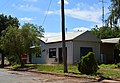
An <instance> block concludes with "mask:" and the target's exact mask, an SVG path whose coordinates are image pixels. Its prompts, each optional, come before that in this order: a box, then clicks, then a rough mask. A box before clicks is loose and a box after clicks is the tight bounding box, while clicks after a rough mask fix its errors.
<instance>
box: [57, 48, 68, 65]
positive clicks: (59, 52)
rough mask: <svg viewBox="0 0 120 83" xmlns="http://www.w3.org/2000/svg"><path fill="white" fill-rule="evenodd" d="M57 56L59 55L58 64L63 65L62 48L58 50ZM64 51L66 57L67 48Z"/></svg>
mask: <svg viewBox="0 0 120 83" xmlns="http://www.w3.org/2000/svg"><path fill="white" fill-rule="evenodd" d="M58 49H59V50H58V55H59V63H60V64H61V63H63V56H62V48H58ZM65 50H66V55H67V47H66V48H65Z"/></svg>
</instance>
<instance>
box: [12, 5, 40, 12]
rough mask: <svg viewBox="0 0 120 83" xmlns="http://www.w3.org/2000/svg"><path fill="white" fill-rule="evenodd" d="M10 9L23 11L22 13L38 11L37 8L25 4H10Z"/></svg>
mask: <svg viewBox="0 0 120 83" xmlns="http://www.w3.org/2000/svg"><path fill="white" fill-rule="evenodd" d="M12 7H14V8H16V9H20V10H24V11H39V8H38V7H36V6H33V5H30V4H26V5H16V4H12Z"/></svg>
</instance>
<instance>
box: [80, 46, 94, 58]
mask: <svg viewBox="0 0 120 83" xmlns="http://www.w3.org/2000/svg"><path fill="white" fill-rule="evenodd" d="M89 52H93V48H92V47H80V58H81V57H82V56H85V55H87V54H88V53H89Z"/></svg>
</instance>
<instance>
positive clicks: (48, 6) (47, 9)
mask: <svg viewBox="0 0 120 83" xmlns="http://www.w3.org/2000/svg"><path fill="white" fill-rule="evenodd" d="M51 4H52V0H50V2H49V5H48V9H47V11H46V15H45V17H44V19H43V22H42V25H41V26H42V27H43V26H44V23H45V21H46V19H47V15H48V12H49V9H50V6H51Z"/></svg>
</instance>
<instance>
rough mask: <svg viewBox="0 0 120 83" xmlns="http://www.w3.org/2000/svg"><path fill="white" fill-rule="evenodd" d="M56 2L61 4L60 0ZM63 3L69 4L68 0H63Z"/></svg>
mask: <svg viewBox="0 0 120 83" xmlns="http://www.w3.org/2000/svg"><path fill="white" fill-rule="evenodd" d="M58 4H61V0H59V2H58ZM64 4H69V2H68V0H64Z"/></svg>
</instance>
